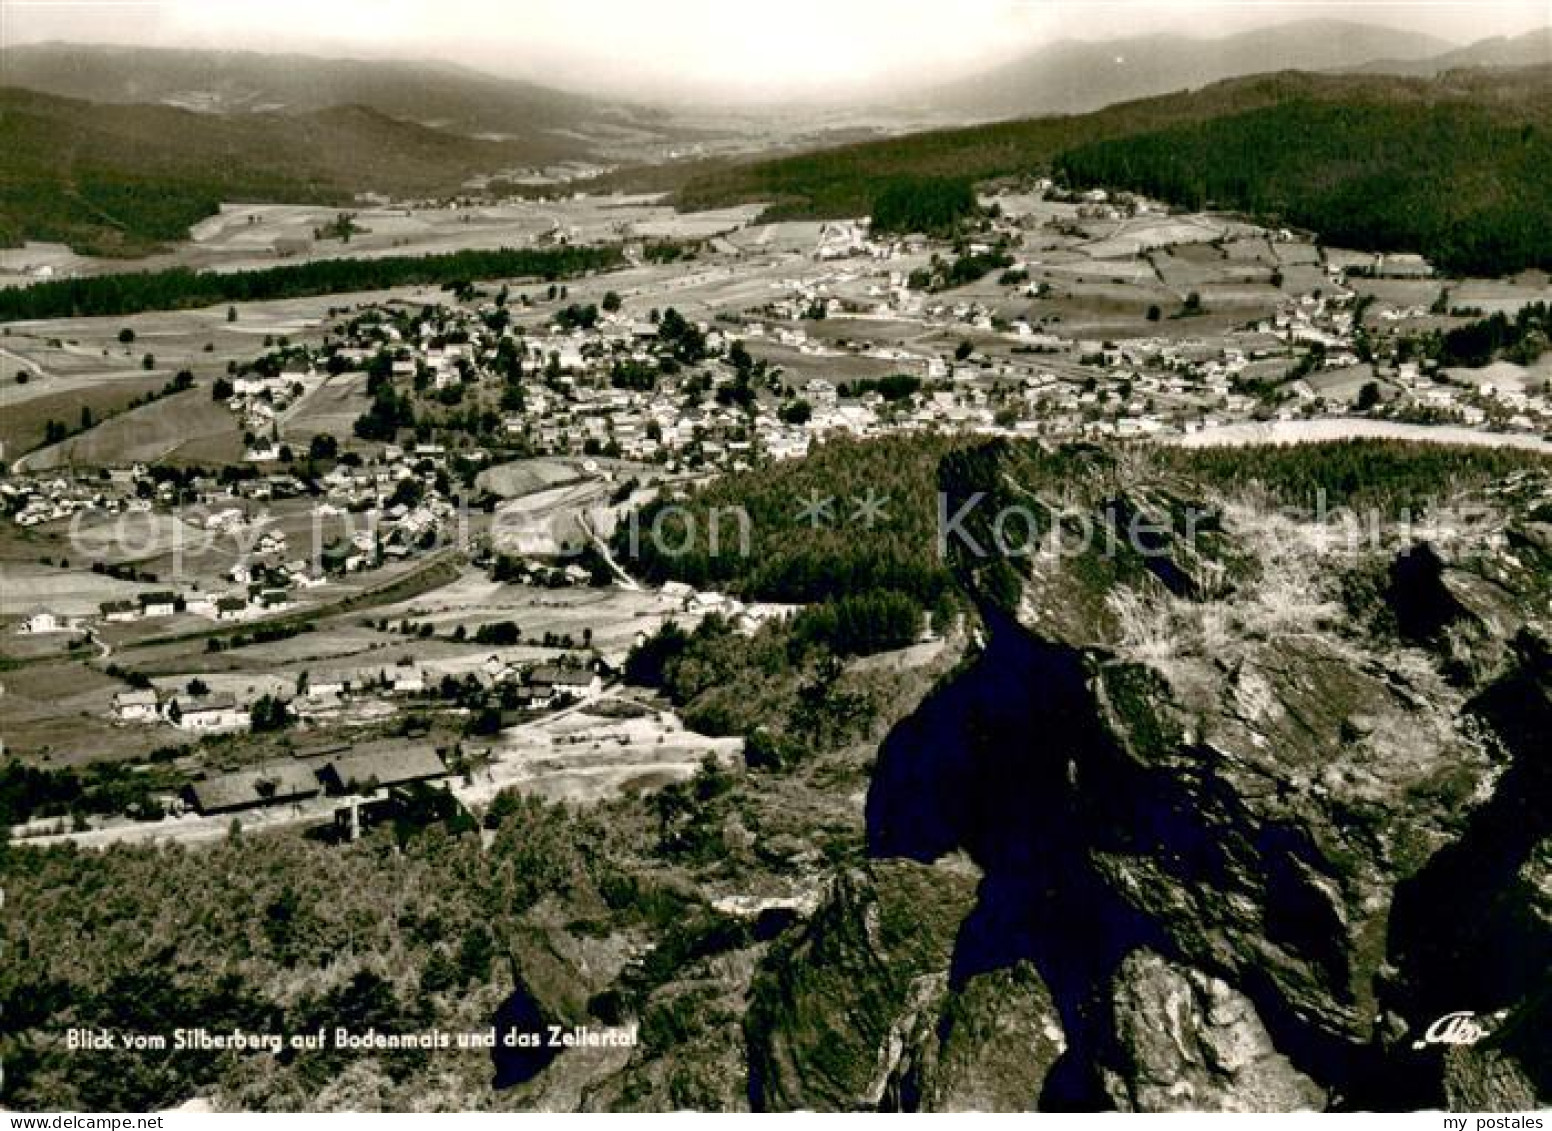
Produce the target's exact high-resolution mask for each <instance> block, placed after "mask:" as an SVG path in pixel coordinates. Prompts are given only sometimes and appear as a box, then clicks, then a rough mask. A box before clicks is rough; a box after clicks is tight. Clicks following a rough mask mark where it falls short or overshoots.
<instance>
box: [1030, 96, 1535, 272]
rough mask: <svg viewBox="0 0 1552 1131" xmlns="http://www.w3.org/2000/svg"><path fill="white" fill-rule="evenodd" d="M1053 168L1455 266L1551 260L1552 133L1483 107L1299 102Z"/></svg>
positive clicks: (1079, 181) (1070, 177) (1103, 145)
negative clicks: (1415, 253)
mask: <svg viewBox="0 0 1552 1131" xmlns="http://www.w3.org/2000/svg"><path fill="white" fill-rule="evenodd" d="M1055 169H1056V173H1057V176H1058V177H1059V178H1060V179H1061V180H1063V181H1064V182H1066V183H1068V184H1071V185H1074V186H1078V187H1091V186H1097V185H1106V186H1110V187H1115V188H1124V189H1131V190H1133V191H1137V192H1142V193H1146V194H1147V195H1149V196H1154V197H1159V198H1162V199H1164V200H1167V201H1169V202H1170V203H1172V204H1177V205H1181V206H1183V207H1186V208H1192V209H1201V208H1228V209H1234V210H1237V211H1243V212H1248V213H1251V214H1253V215H1256V216H1263V217H1268V218H1273V219H1277V220H1281V221H1284V222H1286V223H1289V224H1293V225H1296V226H1299V227H1305V228H1310V229H1312V230H1314V231H1317V232H1319V233H1320V234H1321V235H1322V236H1323V237H1324V238H1325V239H1326V240H1328V241H1329V242H1331V243H1335V244H1339V245H1341V246H1343V247H1358V248H1367V249H1373V250H1376V251H1402V250H1410V251H1419V252H1422V253H1423V254H1424V255H1426V256H1427V257H1428V258H1429V259H1430V260H1432V261H1433V262H1434V263H1436V264H1437V265H1439V266H1440V267H1442V268H1444V269H1445V270H1448V271H1451V272H1455V273H1461V274H1471V273H1475V274H1488V275H1497V274H1502V273H1504V272H1508V271H1514V270H1518V269H1520V268H1524V267H1549V266H1552V226H1549V224H1548V222H1547V221H1548V218H1549V217H1552V130H1549V129H1548V128H1547V126H1546V125H1545V124H1539V123H1534V124H1533V123H1531V122H1513V121H1505V120H1503V118H1502V117H1501V116H1500V115H1498V114H1495V113H1494V112H1493V111H1491V110H1488V109H1485V108H1483V107H1478V106H1471V105H1465V104H1460V103H1443V104H1438V105H1406V106H1385V105H1377V104H1372V103H1371V104H1364V103H1354V104H1321V103H1317V102H1311V101H1304V100H1300V101H1296V102H1289V103H1284V104H1282V105H1279V106H1271V107H1267V108H1266V109H1264V110H1253V111H1250V112H1249V113H1245V114H1235V115H1231V116H1229V117H1226V118H1217V119H1213V120H1211V121H1207V122H1202V123H1198V124H1195V125H1189V126H1177V127H1174V128H1171V129H1166V130H1159V131H1156V132H1153V133H1148V134H1143V135H1140V136H1135V137H1127V138H1118V139H1114V140H1110V141H1103V142H1096V143H1094V144H1092V145H1087V146H1082V147H1079V148H1077V149H1073V150H1069V151H1068V152H1066V153H1063V154H1061V155H1060V156H1058V158H1057V159H1056V162H1055Z"/></svg>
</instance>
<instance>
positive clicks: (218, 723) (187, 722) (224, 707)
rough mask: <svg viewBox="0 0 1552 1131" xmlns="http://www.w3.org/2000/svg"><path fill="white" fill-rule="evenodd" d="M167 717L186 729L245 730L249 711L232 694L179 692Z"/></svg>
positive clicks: (174, 723) (170, 705) (169, 705)
mask: <svg viewBox="0 0 1552 1131" xmlns="http://www.w3.org/2000/svg"><path fill="white" fill-rule="evenodd" d="M167 718H168V720H169V721H170V722H171V723H172V724H173V725H174V726H176V727H179V728H181V729H182V730H199V731H222V730H245V729H247V726H248V722H249V718H248V712H247V711H245V710H243V709H242V708H241V707H239V706H238V705H237V700H236V698H235V697H233V696H231V695H200V696H194V695H179V696H177V697H176V698H174V699H173V700H172V702H170V703H169V704H168V705H167Z"/></svg>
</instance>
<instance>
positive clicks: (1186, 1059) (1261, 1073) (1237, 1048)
mask: <svg viewBox="0 0 1552 1131" xmlns="http://www.w3.org/2000/svg"><path fill="white" fill-rule="evenodd" d="M1111 1010H1112V1024H1113V1026H1114V1034H1115V1039H1114V1044H1113V1047H1112V1049H1111V1050H1110V1053H1109V1056H1108V1057H1107V1060H1108V1061H1109V1063H1108V1064H1107V1066H1106V1067H1105V1069H1104V1079H1105V1090H1106V1092H1107V1093H1108V1094H1109V1096H1110V1098H1111V1099H1112V1100H1113V1101H1114V1102H1115V1106H1116V1108H1117V1110H1120V1111H1304V1110H1311V1109H1319V1108H1321V1107H1323V1106H1324V1104H1325V1102H1326V1094H1325V1092H1324V1090H1323V1089H1321V1088H1320V1087H1319V1086H1318V1085H1317V1084H1316V1083H1315V1082H1314V1081H1313V1080H1311V1079H1310V1078H1309V1077H1308V1076H1305V1075H1304V1074H1303V1073H1301V1072H1299V1071H1298V1070H1297V1069H1296V1068H1294V1067H1293V1065H1292V1064H1290V1063H1289V1061H1288V1058H1287V1057H1285V1056H1284V1055H1283V1054H1282V1053H1280V1052H1278V1051H1277V1049H1276V1048H1275V1047H1273V1045H1272V1039H1271V1037H1270V1036H1269V1035H1268V1034H1267V1031H1266V1027H1265V1026H1264V1025H1262V1024H1261V1019H1260V1017H1259V1016H1257V1014H1256V1009H1255V1006H1253V1005H1252V1004H1251V1003H1250V1001H1249V999H1247V998H1246V997H1245V995H1244V994H1241V993H1239V992H1238V991H1236V990H1234V989H1233V988H1231V987H1230V986H1229V985H1228V983H1226V982H1224V981H1223V980H1222V979H1221V978H1214V977H1211V976H1209V975H1206V974H1203V973H1202V972H1201V971H1199V970H1192V969H1189V968H1185V967H1180V966H1177V965H1175V964H1173V963H1170V962H1167V961H1165V960H1164V959H1163V958H1160V957H1159V956H1158V955H1157V954H1153V953H1152V952H1150V951H1146V950H1140V951H1136V952H1135V953H1133V954H1132V955H1130V956H1129V957H1128V958H1127V959H1126V961H1125V962H1123V963H1122V964H1121V969H1120V970H1119V971H1117V973H1116V978H1115V982H1114V984H1113V986H1112V989H1111Z"/></svg>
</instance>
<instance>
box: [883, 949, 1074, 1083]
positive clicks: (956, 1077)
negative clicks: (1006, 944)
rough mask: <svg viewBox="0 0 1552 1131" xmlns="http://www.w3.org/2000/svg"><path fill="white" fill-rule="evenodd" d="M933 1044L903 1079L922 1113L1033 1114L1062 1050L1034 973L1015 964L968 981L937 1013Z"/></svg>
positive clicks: (1058, 1025)
mask: <svg viewBox="0 0 1552 1131" xmlns="http://www.w3.org/2000/svg"><path fill="white" fill-rule="evenodd" d="M936 1038H937V1039H936V1040H935V1041H934V1042H933V1044H932V1045H931V1046H930V1052H931V1056H930V1058H927V1059H926V1060H925V1063H924V1064H923V1067H922V1070H921V1071H920V1072H919V1073H918V1074H917V1075H916V1078H914V1079H911V1080H908V1084H909V1092H908V1095H910V1096H914V1102H911V1103H905V1104H902V1105H901V1106H905V1107H912V1108H917V1109H920V1110H922V1111H1035V1110H1038V1108H1039V1106H1040V1096H1041V1093H1042V1091H1043V1090H1044V1088H1045V1083H1046V1080H1047V1079H1048V1077H1049V1076H1050V1074H1051V1072H1052V1070H1053V1069H1054V1068H1055V1066H1056V1063H1057V1061H1058V1060H1059V1059H1060V1058H1061V1056H1062V1054H1063V1053H1064V1052H1066V1049H1067V1040H1066V1036H1065V1034H1064V1033H1063V1032H1062V1022H1061V1015H1060V1014H1059V1013H1058V1012H1057V1009H1056V1003H1055V1001H1053V1000H1052V997H1051V991H1050V990H1049V989H1048V988H1047V987H1046V985H1045V982H1044V980H1043V979H1041V977H1040V974H1039V972H1038V971H1036V969H1035V968H1034V965H1033V964H1031V963H1029V962H1016V963H1014V964H1013V965H1012V966H1009V967H1005V968H1003V969H1001V970H992V971H989V972H987V973H985V974H978V975H976V976H975V977H974V978H971V979H970V980H969V981H968V982H967V983H966V984H965V985H964V986H963V987H962V988H960V989H959V990H957V991H956V992H955V993H953V994H952V995H951V997H950V999H949V1001H948V1004H947V1005H946V1006H945V1008H944V1010H943V1016H942V1020H941V1021H940V1023H939V1029H938V1033H937V1034H936Z"/></svg>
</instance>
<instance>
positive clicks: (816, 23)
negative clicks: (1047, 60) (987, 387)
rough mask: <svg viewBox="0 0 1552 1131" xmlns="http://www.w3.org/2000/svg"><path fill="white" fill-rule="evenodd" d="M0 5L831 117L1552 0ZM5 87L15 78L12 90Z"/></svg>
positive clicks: (1512, 23)
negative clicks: (1089, 52)
mask: <svg viewBox="0 0 1552 1131" xmlns="http://www.w3.org/2000/svg"><path fill="white" fill-rule="evenodd" d="M943 9H944V5H942V4H941V3H925V2H922V0H905V2H895V3H890V2H887V0H855V2H852V3H841V4H836V3H821V2H819V0H790V2H789V3H786V4H783V5H782V6H781V8H780V11H779V14H773V13H771V12H770V11H769V10H766V9H764V8H763V7H762V8H760V9H756V8H754V7H752V6H749V5H744V6H732V5H728V4H718V3H713V2H711V0H659V2H656V3H650V4H649V3H623V2H613V0H594V2H592V3H588V2H561V0H523V2H522V3H520V4H517V5H504V4H501V3H499V2H498V0H435V2H431V0H380V2H372V0H273V2H271V3H269V4H268V5H266V6H265V7H264V8H263V9H259V8H257V7H254V6H251V5H248V4H244V3H241V2H237V3H233V2H229V0H225V2H223V0H205V2H203V3H200V2H196V0H0V45H3V46H13V45H21V44H26V43H38V42H46V41H62V42H73V43H98V44H111V45H117V46H148V47H187V48H204V49H222V50H252V51H259V52H268V53H280V52H286V53H303V54H309V55H316V56H320V57H325V58H327V57H351V58H365V59H373V58H395V59H414V60H419V61H433V62H443V63H451V64H456V65H462V66H467V67H472V68H475V69H478V70H481V71H485V72H488V73H490V74H494V75H499V76H503V77H508V78H515V79H523V80H528V81H533V82H539V83H543V84H545V85H549V86H555V87H559V88H562V89H568V90H575V91H589V92H596V93H600V94H607V95H615V96H633V97H640V98H657V99H666V100H678V99H694V98H719V99H724V100H728V101H733V102H759V101H771V100H802V101H810V100H814V101H824V100H827V99H831V98H845V97H858V96H864V97H865V96H869V95H875V94H883V93H887V92H889V91H891V90H899V89H901V88H905V87H910V86H915V87H920V86H923V85H926V84H930V83H931V82H934V81H950V80H953V79H955V78H958V77H962V76H964V75H967V74H971V73H974V72H978V71H984V70H987V69H989V68H991V67H995V66H997V65H998V64H1001V63H1004V62H1007V61H1010V60H1012V59H1014V58H1016V57H1018V56H1020V55H1022V54H1025V53H1027V52H1029V51H1031V50H1034V49H1038V48H1039V47H1041V46H1044V45H1048V44H1051V43H1055V42H1059V41H1062V40H1073V39H1087V40H1106V39H1116V38H1123V37H1127V36H1132V35H1148V34H1160V33H1168V34H1174V35H1183V36H1190V37H1195V38H1209V39H1210V38H1218V37H1222V36H1227V35H1234V34H1237V33H1240V32H1244V31H1249V30H1253V29H1256V28H1261V27H1273V26H1277V25H1280V24H1286V23H1291V22H1295V21H1302V20H1309V19H1323V20H1343V21H1348V22H1356V23H1367V24H1374V25H1379V26H1384V27H1392V28H1395V29H1396V30H1397V31H1399V32H1409V33H1422V34H1427V35H1431V36H1434V37H1436V38H1438V39H1440V40H1443V41H1445V42H1446V43H1447V44H1449V45H1451V46H1456V45H1462V44H1465V43H1469V42H1474V41H1476V40H1480V39H1483V38H1488V37H1491V36H1499V35H1517V34H1521V33H1524V32H1526V31H1530V30H1533V29H1535V28H1538V27H1543V26H1546V25H1547V24H1548V22H1549V12H1548V5H1547V3H1546V2H1545V0H1507V2H1501V3H1493V4H1488V5H1480V4H1471V3H1468V2H1464V0H1421V2H1419V0H1357V2H1354V3H1346V4H1336V3H1327V2H1324V0H1310V2H1288V0H1232V2H1230V0H1180V2H1175V3H1151V4H1145V3H1139V2H1136V0H1102V2H1098V3H1095V2H1087V3H1078V2H1074V0H1067V2H1062V0H966V2H962V3H960V4H958V5H956V6H955V8H954V10H953V11H952V12H951V13H945V12H944V10H943ZM0 77H3V76H0Z"/></svg>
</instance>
